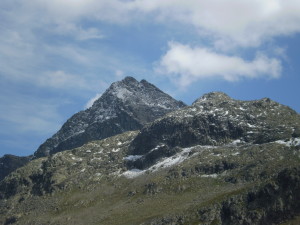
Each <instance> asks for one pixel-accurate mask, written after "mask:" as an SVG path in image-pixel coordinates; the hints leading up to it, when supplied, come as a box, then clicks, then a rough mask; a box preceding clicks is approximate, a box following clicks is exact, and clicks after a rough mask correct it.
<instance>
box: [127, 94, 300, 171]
mask: <svg viewBox="0 0 300 225" xmlns="http://www.w3.org/2000/svg"><path fill="white" fill-rule="evenodd" d="M299 136H300V116H299V115H298V114H297V113H296V112H295V111H294V110H292V109H290V108H289V107H287V106H284V105H281V104H279V103H277V102H274V101H272V100H270V99H268V98H264V99H261V100H255V101H239V100H234V99H232V98H230V97H229V96H228V95H226V94H224V93H221V92H212V93H209V94H206V95H204V96H203V97H201V98H199V99H198V100H196V101H195V102H194V103H193V105H192V106H189V107H185V108H183V109H180V110H177V111H174V112H172V113H169V114H168V115H166V116H164V117H162V118H161V119H159V120H156V121H155V122H153V123H151V124H149V125H148V126H145V127H144V128H143V129H142V130H141V132H140V133H139V135H138V136H137V137H136V139H135V140H134V141H133V142H132V143H131V153H132V155H143V157H141V158H139V160H136V166H137V168H138V169H141V168H144V167H145V166H149V165H150V164H151V163H153V162H155V161H156V160H158V159H160V158H161V157H164V156H170V155H172V154H175V153H176V149H175V148H174V147H176V146H179V147H190V146H194V145H211V146H220V145H224V144H228V143H230V142H232V141H236V142H242V143H252V144H262V143H268V142H272V141H276V140H284V139H289V138H290V137H299Z"/></svg>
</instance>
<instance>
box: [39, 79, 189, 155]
mask: <svg viewBox="0 0 300 225" xmlns="http://www.w3.org/2000/svg"><path fill="white" fill-rule="evenodd" d="M183 106H185V104H184V103H183V102H181V101H176V100H174V99H173V98H172V97H171V96H169V95H167V94H166V93H164V92H162V91H161V90H159V89H158V88H157V87H155V86H154V85H152V84H150V83H148V82H147V81H146V80H142V81H140V82H138V81H137V80H135V79H134V78H132V77H126V78H125V79H124V80H122V81H119V82H115V83H113V84H112V85H111V86H110V87H109V88H108V89H107V90H106V91H105V92H104V93H103V95H102V96H101V97H100V98H99V99H98V100H96V101H95V102H94V104H93V106H92V107H90V108H88V109H86V110H84V111H81V112H79V113H76V114H75V115H74V116H72V117H71V118H70V119H68V121H67V122H66V123H65V124H64V125H63V126H62V128H61V129H60V130H59V131H58V132H57V133H56V134H54V135H53V136H52V137H51V138H49V139H48V140H46V142H45V143H43V144H42V145H41V146H40V147H39V148H38V149H37V151H36V152H35V153H34V156H35V157H36V158H37V157H43V156H47V155H51V154H54V153H56V152H60V151H64V150H68V149H72V148H75V147H79V146H82V145H83V144H85V143H87V142H89V141H92V140H100V139H103V138H107V137H110V136H113V135H116V134H120V133H123V132H125V131H130V130H139V129H141V128H142V127H143V126H144V125H145V124H147V123H149V122H152V121H154V120H155V119H157V118H159V117H162V116H163V115H165V114H166V113H168V112H171V111H174V110H176V109H179V108H181V107H183Z"/></svg>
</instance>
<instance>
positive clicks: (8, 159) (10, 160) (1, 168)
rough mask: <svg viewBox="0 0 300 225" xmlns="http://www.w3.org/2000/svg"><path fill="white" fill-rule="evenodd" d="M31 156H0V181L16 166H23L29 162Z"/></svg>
mask: <svg viewBox="0 0 300 225" xmlns="http://www.w3.org/2000/svg"><path fill="white" fill-rule="evenodd" d="M30 159H31V156H28V157H19V156H14V155H4V156H3V157H1V158H0V181H1V180H3V178H4V177H6V176H7V175H8V174H10V173H11V172H13V171H15V170H16V169H17V168H19V167H21V166H24V165H25V164H26V163H27V162H29V161H30Z"/></svg>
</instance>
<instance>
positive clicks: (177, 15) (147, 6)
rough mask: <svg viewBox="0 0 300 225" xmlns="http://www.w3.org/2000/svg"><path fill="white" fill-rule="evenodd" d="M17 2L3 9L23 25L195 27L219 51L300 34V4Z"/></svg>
mask: <svg viewBox="0 0 300 225" xmlns="http://www.w3.org/2000/svg"><path fill="white" fill-rule="evenodd" d="M16 2H17V1H13V2H12V1H8V0H3V3H2V5H4V6H5V8H6V9H9V10H10V13H6V15H10V16H11V17H12V18H13V19H14V20H15V21H19V23H20V24H24V21H25V22H26V24H27V25H28V26H30V25H32V24H34V26H38V27H40V28H42V27H43V26H44V25H45V24H48V25H49V24H57V25H58V27H61V26H62V27H63V26H64V25H65V24H73V27H72V25H71V29H74V28H75V27H76V26H74V24H78V23H79V22H80V21H82V20H89V21H104V22H109V23H118V24H124V23H132V22H136V21H146V20H149V19H150V20H151V21H153V18H156V20H157V21H158V22H161V23H164V24H167V23H168V22H174V21H175V22H179V23H181V24H183V25H191V26H193V27H194V28H195V29H197V30H198V31H199V35H209V36H210V37H211V38H212V37H213V39H214V41H215V45H216V46H217V47H220V48H221V47H222V48H224V47H225V48H226V47H228V45H230V44H235V45H238V46H245V47H248V46H259V45H260V44H261V43H262V42H263V41H264V40H267V39H268V38H272V37H276V36H278V35H290V34H293V33H297V32H299V31H300V14H299V11H300V2H299V1H298V0H284V1H283V0H243V1H241V0H227V1H223V0H210V1H199V0H185V1H182V0H164V1H161V0H151V1H149V0H132V1H122V0H76V1H72V0H65V1H59V0H52V1H48V0H46V1H39V0H29V1H26V2H22V1H18V5H16ZM16 13H17V15H18V16H17V17H15V16H14V15H15V14H16ZM37 18H40V19H38V20H37ZM137 19H138V20H137ZM77 28H78V26H77ZM69 29H70V28H69ZM69 29H66V30H65V32H70V30H69ZM95 29H96V28H91V30H85V29H83V30H81V31H80V29H77V30H79V32H82V33H83V36H85V35H87V37H97V38H99V37H101V36H102V35H103V34H101V33H99V31H96V30H95ZM84 33H86V34H84Z"/></svg>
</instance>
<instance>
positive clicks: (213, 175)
mask: <svg viewBox="0 0 300 225" xmlns="http://www.w3.org/2000/svg"><path fill="white" fill-rule="evenodd" d="M201 177H211V178H217V177H218V174H216V173H213V174H204V175H201Z"/></svg>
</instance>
